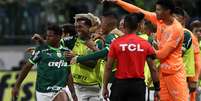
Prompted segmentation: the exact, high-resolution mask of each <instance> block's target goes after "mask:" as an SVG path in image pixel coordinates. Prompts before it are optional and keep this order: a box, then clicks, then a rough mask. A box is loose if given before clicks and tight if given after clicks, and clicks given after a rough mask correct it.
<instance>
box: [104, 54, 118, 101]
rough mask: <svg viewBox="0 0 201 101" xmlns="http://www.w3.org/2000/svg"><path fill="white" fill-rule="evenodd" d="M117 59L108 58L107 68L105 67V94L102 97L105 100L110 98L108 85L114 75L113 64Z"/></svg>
mask: <svg viewBox="0 0 201 101" xmlns="http://www.w3.org/2000/svg"><path fill="white" fill-rule="evenodd" d="M114 61H115V59H114V58H112V57H108V59H107V63H106V67H105V71H104V77H103V92H102V95H103V97H104V99H107V98H109V92H108V88H107V86H108V83H109V80H110V77H111V73H112V64H113V63H114Z"/></svg>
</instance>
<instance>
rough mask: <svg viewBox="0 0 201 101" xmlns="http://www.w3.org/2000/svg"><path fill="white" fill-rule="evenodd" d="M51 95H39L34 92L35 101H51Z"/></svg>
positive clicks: (39, 93)
mask: <svg viewBox="0 0 201 101" xmlns="http://www.w3.org/2000/svg"><path fill="white" fill-rule="evenodd" d="M52 96H53V93H41V92H38V91H36V101H52Z"/></svg>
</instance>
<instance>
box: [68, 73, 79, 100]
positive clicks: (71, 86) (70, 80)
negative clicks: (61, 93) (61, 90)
mask: <svg viewBox="0 0 201 101" xmlns="http://www.w3.org/2000/svg"><path fill="white" fill-rule="evenodd" d="M67 85H68V88H69V90H70V92H71V95H72V98H75V97H77V96H76V93H75V88H74V85H73V77H72V73H71V71H70V72H69V75H68V83H67Z"/></svg>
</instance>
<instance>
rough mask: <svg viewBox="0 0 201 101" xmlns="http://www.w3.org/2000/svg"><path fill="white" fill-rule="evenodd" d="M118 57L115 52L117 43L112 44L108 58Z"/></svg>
mask: <svg viewBox="0 0 201 101" xmlns="http://www.w3.org/2000/svg"><path fill="white" fill-rule="evenodd" d="M116 56H117V54H116V51H115V42H112V44H111V45H110V50H109V52H108V57H111V58H116Z"/></svg>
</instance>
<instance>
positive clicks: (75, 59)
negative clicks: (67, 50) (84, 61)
mask: <svg viewBox="0 0 201 101" xmlns="http://www.w3.org/2000/svg"><path fill="white" fill-rule="evenodd" d="M77 57H78V56H75V57H73V58H72V59H71V61H70V64H76V63H77Z"/></svg>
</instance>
